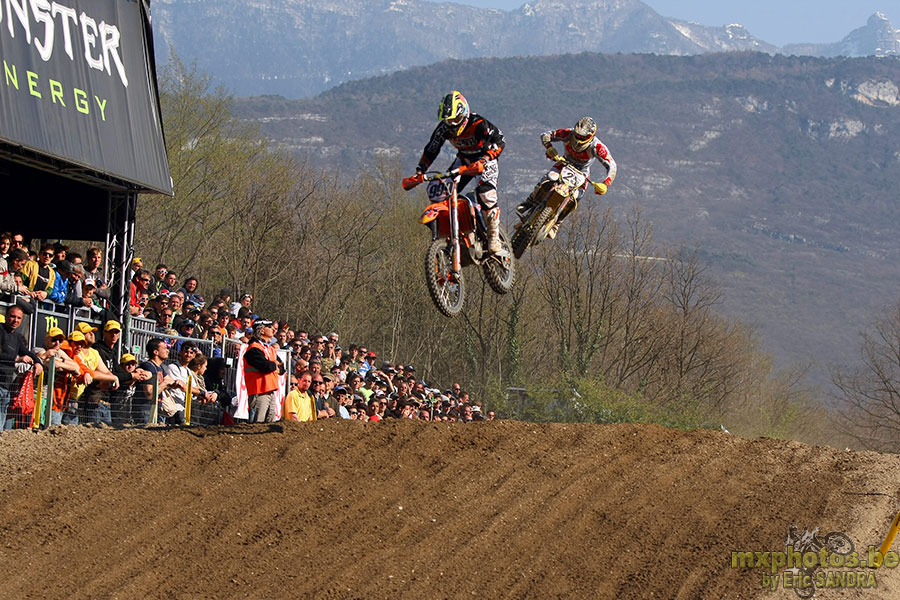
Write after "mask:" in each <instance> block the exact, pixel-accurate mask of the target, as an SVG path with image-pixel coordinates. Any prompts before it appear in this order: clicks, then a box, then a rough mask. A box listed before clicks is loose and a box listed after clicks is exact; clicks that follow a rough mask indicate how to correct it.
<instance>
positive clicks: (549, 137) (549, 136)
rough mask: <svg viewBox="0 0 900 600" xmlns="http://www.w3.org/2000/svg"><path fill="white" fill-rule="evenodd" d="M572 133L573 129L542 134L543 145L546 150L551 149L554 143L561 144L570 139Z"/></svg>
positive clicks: (555, 130)
mask: <svg viewBox="0 0 900 600" xmlns="http://www.w3.org/2000/svg"><path fill="white" fill-rule="evenodd" d="M570 133H572V130H571V129H554V130H551V131H545V132H544V133H542V134H541V143H542V144H543V145H544V148H549V147H550V146H551V145H552V144H553V142H561V141H563V140H565V139H566V138H568V137H569V134H570Z"/></svg>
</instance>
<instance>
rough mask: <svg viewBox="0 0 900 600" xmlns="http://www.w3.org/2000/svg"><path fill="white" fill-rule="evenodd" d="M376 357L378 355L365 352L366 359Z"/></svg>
mask: <svg viewBox="0 0 900 600" xmlns="http://www.w3.org/2000/svg"><path fill="white" fill-rule="evenodd" d="M376 356H378V355H377V354H375V353H374V352H372V351H369V352H366V358H375V357H376Z"/></svg>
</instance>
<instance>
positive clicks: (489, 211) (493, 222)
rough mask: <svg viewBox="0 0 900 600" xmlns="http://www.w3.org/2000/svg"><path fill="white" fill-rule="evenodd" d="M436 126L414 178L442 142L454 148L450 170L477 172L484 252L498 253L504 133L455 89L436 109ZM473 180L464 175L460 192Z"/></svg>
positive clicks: (435, 156)
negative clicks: (499, 162) (461, 168)
mask: <svg viewBox="0 0 900 600" xmlns="http://www.w3.org/2000/svg"><path fill="white" fill-rule="evenodd" d="M438 118H439V119H440V123H438V125H437V127H436V128H435V130H434V132H433V133H432V134H431V139H430V140H429V141H428V144H427V145H426V146H425V151H424V152H422V158H420V159H419V165H418V166H417V167H416V175H421V174H422V173H424V172H425V171H427V170H428V167H429V166H431V163H432V162H434V159H435V158H437V156H438V153H440V151H441V147H442V146H443V145H444V142H445V141H449V142H450V143H451V144H453V146H454V147H455V148H456V151H457V154H456V160H454V161H453V164H452V165H450V168H451V169H452V168H456V167H459V166H463V165H473V166H474V167H475V169H476V170H477V171H478V172H479V175H478V182H477V187H476V188H475V195H476V197H477V198H478V202H479V204H481V208H482V214H483V215H484V224H485V228H486V230H487V238H488V240H487V241H488V244H487V251H488V252H492V253H494V252H500V250H501V249H502V248H501V245H500V234H499V227H500V207H499V206H497V177H498V175H499V170H498V166H497V157H498V156H500V153H501V152H503V147H504V146H505V145H506V141H505V140H504V139H503V133H502V132H501V131H500V130H499V129H497V127H495V126H494V125H493V124H492V123H491V122H490V121H488V120H487V119H485V118H484V117H482V116H480V115H478V114H476V113H473V112H470V111H469V103H468V102H466V99H465V97H464V96H463V95H462V94H461V93H459V92H458V91H456V90H454V91H452V92H450V93H449V94H447V95H446V96H444V98H443V100H441V105H440V108H439V109H438ZM474 177H475V175H463V176H462V177H461V178H460V180H459V190H460V191H462V189H463V188H465V187H466V185H467V184H468V183H469V182H470V181H471V180H472V179H473V178H474Z"/></svg>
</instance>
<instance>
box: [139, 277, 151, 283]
mask: <svg viewBox="0 0 900 600" xmlns="http://www.w3.org/2000/svg"><path fill="white" fill-rule="evenodd" d="M141 281H143V282H144V283H150V280H149V279H147V278H145V277H141Z"/></svg>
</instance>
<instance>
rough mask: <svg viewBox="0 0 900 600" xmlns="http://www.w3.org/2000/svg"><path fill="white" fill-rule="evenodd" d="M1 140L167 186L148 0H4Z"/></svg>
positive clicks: (155, 187) (0, 7)
mask: <svg viewBox="0 0 900 600" xmlns="http://www.w3.org/2000/svg"><path fill="white" fill-rule="evenodd" d="M0 140H2V141H5V142H8V143H10V144H14V145H16V146H22V147H24V148H27V149H30V150H34V151H36V152H38V153H40V154H45V155H48V156H50V157H53V158H55V159H61V160H63V161H66V162H69V163H73V164H74V165H78V166H82V167H86V168H87V169H89V170H92V171H96V172H99V173H102V174H104V175H108V176H111V177H114V178H117V179H122V180H124V181H126V182H128V183H130V184H134V185H135V186H136V187H139V188H141V189H144V190H148V191H149V190H152V191H157V192H162V193H167V194H171V193H172V179H171V176H170V175H169V164H168V160H167V158H166V149H165V144H164V141H163V133H162V120H161V116H160V111H159V102H158V97H157V90H156V73H155V71H154V60H153V41H152V37H151V32H150V26H149V9H148V7H147V6H145V0H55V1H51V0H0Z"/></svg>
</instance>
